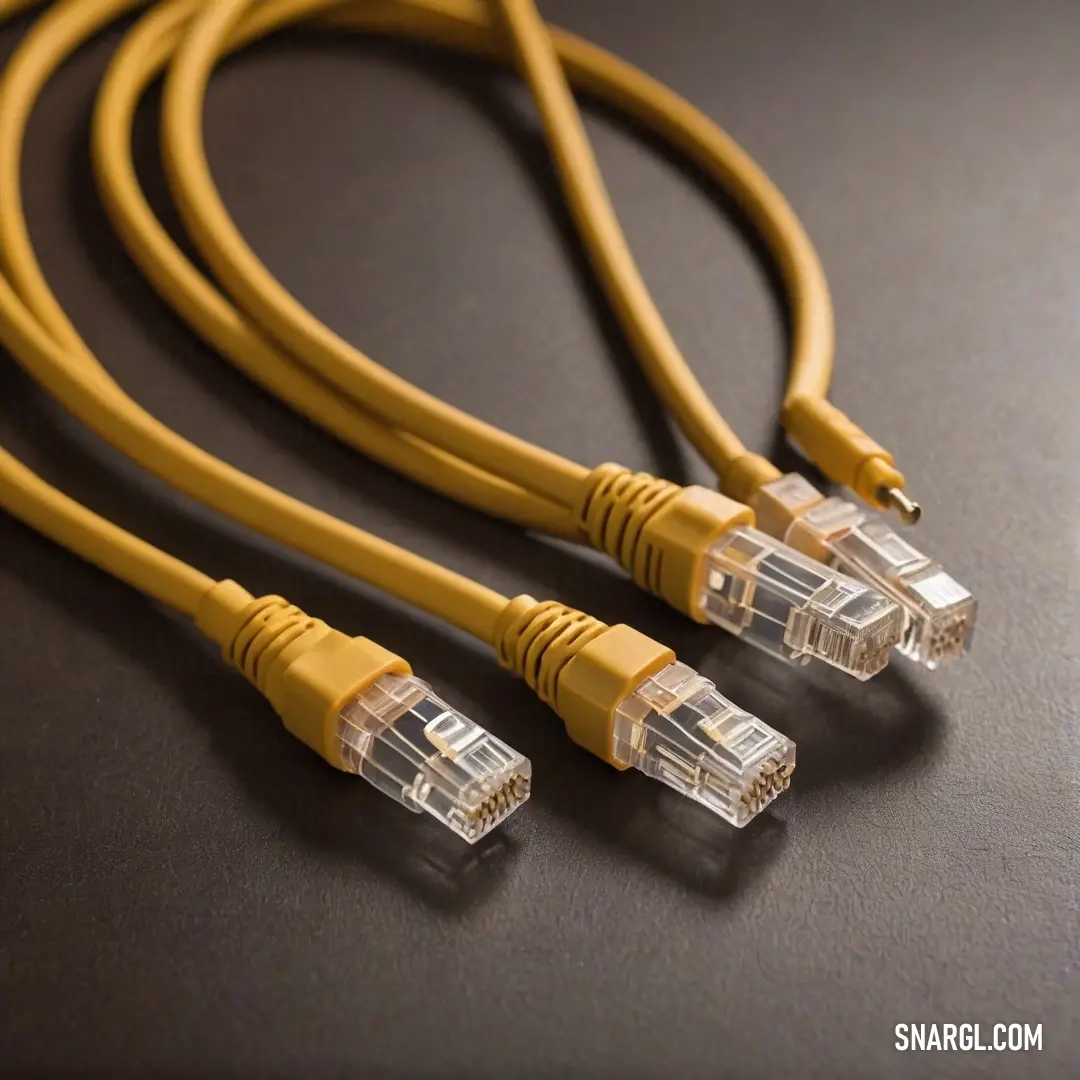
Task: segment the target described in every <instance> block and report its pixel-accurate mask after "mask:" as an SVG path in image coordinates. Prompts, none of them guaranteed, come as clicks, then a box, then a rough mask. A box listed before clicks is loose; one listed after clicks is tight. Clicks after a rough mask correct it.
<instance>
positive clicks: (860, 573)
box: [793, 498, 978, 669]
mask: <svg viewBox="0 0 1080 1080" xmlns="http://www.w3.org/2000/svg"><path fill="white" fill-rule="evenodd" d="M793 527H797V528H802V529H808V530H810V532H811V534H812V536H813V538H814V540H815V541H816V542H817V543H819V544H820V545H821V546H822V547H823V548H824V549H826V550H827V551H828V553H829V556H830V562H831V563H832V565H834V566H836V567H837V568H838V569H840V570H843V571H844V573H846V574H850V575H851V576H852V577H856V578H859V579H860V580H862V581H865V582H868V583H869V584H870V585H873V586H874V588H876V589H880V590H881V591H882V592H883V593H885V595H887V596H890V597H891V598H892V599H893V600H895V601H896V603H897V604H899V605H900V607H901V608H902V609H903V612H904V634H903V637H902V639H901V640H900V643H899V644H898V645H897V649H898V650H899V651H900V652H901V653H903V655H904V656H907V657H910V658H911V659H913V660H917V661H918V662H919V663H921V664H925V665H926V666H927V667H928V668H931V669H933V668H936V667H938V666H939V665H940V664H943V663H945V662H947V661H949V660H955V659H958V658H959V657H962V656H963V655H964V654H965V653H966V652H967V650H968V649H969V648H970V647H971V639H972V636H973V634H974V632H975V616H976V614H977V612H978V601H977V600H976V599H975V597H974V596H972V595H971V593H969V592H968V591H967V589H965V588H964V586H963V585H961V584H960V583H959V582H957V581H956V580H955V579H953V578H951V577H950V576H949V575H948V574H947V573H945V571H944V570H943V569H942V568H941V566H939V565H938V564H937V563H936V562H933V561H932V560H931V559H929V558H928V557H927V556H926V555H923V554H922V552H920V551H918V550H916V549H915V548H913V547H912V546H911V545H910V544H909V543H908V542H907V541H906V540H902V539H901V538H900V536H898V535H897V533H896V532H895V531H894V530H893V529H892V528H891V527H890V526H889V524H888V523H887V522H885V521H884V520H882V519H881V518H879V517H877V516H875V515H874V514H871V513H868V512H867V511H865V510H863V509H862V508H861V507H859V506H856V505H855V504H854V503H850V502H845V501H844V500H843V499H839V498H828V499H824V500H822V501H821V502H820V503H818V504H817V505H816V506H814V507H812V508H811V509H810V510H808V511H807V512H806V513H805V514H803V516H802V517H801V518H800V519H799V521H798V522H796V525H795V526H793Z"/></svg>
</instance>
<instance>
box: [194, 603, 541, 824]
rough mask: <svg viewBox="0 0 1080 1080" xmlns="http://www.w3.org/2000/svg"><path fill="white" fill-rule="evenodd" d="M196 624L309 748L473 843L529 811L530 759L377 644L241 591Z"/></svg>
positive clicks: (205, 610) (202, 607) (208, 607)
mask: <svg viewBox="0 0 1080 1080" xmlns="http://www.w3.org/2000/svg"><path fill="white" fill-rule="evenodd" d="M195 621H196V625H197V626H198V627H199V628H200V629H201V630H202V631H203V632H204V633H206V634H207V636H208V637H210V638H212V639H213V640H214V641H216V642H217V643H218V644H219V645H220V646H221V647H222V650H223V652H224V654H225V658H226V659H227V660H228V661H229V662H230V663H231V664H232V665H233V666H234V667H236V668H238V669H239V670H240V671H241V672H242V673H243V674H244V676H245V677H246V678H247V679H248V680H249V681H250V682H251V683H253V684H254V685H255V686H257V687H258V689H259V690H260V691H262V693H263V695H264V696H265V697H266V699H267V700H268V701H269V702H270V704H271V705H273V707H274V710H275V711H276V712H277V714H278V715H279V716H280V717H281V719H282V720H283V721H284V724H285V727H286V728H287V729H288V730H289V731H290V732H291V733H292V734H293V735H295V736H296V737H297V738H298V739H299V740H300V741H301V742H303V743H304V744H305V745H307V746H309V747H310V748H311V749H312V750H314V751H315V752H316V753H317V754H319V755H320V756H321V757H323V758H325V760H326V761H328V762H329V763H330V764H331V765H333V766H334V767H335V768H337V769H341V770H342V771H344V772H348V773H352V774H354V775H358V776H362V777H363V778H364V779H365V780H367V781H368V782H369V783H370V784H372V786H374V787H376V788H378V790H379V791H381V792H382V793H383V794H384V795H388V796H390V798H392V799H394V801H395V802H398V803H401V804H402V805H403V806H405V807H406V808H407V809H409V810H412V811H413V812H414V813H420V812H421V811H423V812H426V813H429V814H431V815H432V816H433V817H434V818H436V820H438V821H439V822H441V823H442V824H443V825H445V826H447V827H448V828H449V829H451V831H453V832H454V833H456V834H457V835H458V836H460V837H461V838H462V839H464V840H466V841H468V842H469V843H475V842H476V841H477V840H479V839H480V837H481V836H483V835H485V834H486V833H487V832H489V831H490V830H491V829H493V828H495V826H497V825H498V824H499V823H500V822H502V821H503V820H504V819H505V818H506V817H508V816H509V815H510V814H511V813H513V812H514V810H516V809H517V808H518V807H519V806H520V805H521V804H522V803H524V802H525V801H526V799H528V797H529V791H530V787H531V779H532V766H531V764H530V763H529V761H528V759H527V758H524V757H522V755H521V754H519V753H517V751H515V750H513V749H512V748H511V747H509V746H507V745H506V743H504V742H502V741H501V740H500V739H497V738H495V736H493V735H491V734H490V733H489V732H487V731H485V730H484V729H483V728H482V727H480V725H479V724H476V723H474V722H473V721H472V720H470V719H469V718H468V717H466V716H464V715H463V714H462V713H460V712H458V711H457V710H456V709H454V708H452V707H451V706H450V705H448V704H447V703H446V702H445V701H443V700H442V698H440V697H438V696H436V694H435V693H434V692H433V691H432V689H431V687H430V686H428V684H427V683H425V682H422V681H421V680H420V679H417V678H415V677H414V676H413V674H412V669H411V668H410V667H409V665H408V664H407V663H406V662H405V661H404V660H403V659H402V658H401V657H400V656H396V655H395V654H394V653H392V652H390V651H389V650H387V649H384V648H383V647H382V646H381V645H378V644H376V643H375V642H374V641H369V640H368V639H367V638H360V637H349V636H348V635H347V634H343V633H341V632H340V631H338V630H335V629H333V627H331V626H328V625H327V624H326V623H324V622H323V621H322V620H321V619H313V618H311V617H310V616H309V615H306V614H304V612H302V611H301V610H300V609H299V608H296V607H293V606H292V605H291V604H289V603H287V602H286V601H285V600H283V599H282V598H281V597H279V596H263V597H259V598H258V599H256V598H254V597H252V595H251V594H250V593H248V592H247V591H246V590H245V589H243V588H241V587H240V586H239V585H237V584H236V583H235V582H232V581H222V582H218V584H216V585H215V586H214V587H213V588H211V589H210V590H209V591H208V592H207V593H206V594H205V595H204V596H203V598H202V600H201V602H200V604H199V607H198V610H197V611H196V617H195Z"/></svg>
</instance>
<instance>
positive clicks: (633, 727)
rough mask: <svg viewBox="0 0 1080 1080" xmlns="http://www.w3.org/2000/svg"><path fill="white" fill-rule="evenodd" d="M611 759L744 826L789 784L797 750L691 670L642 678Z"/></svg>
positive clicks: (619, 716)
mask: <svg viewBox="0 0 1080 1080" xmlns="http://www.w3.org/2000/svg"><path fill="white" fill-rule="evenodd" d="M614 757H615V758H616V759H617V760H619V761H621V762H624V763H626V764H629V765H633V766H634V767H635V768H638V769H640V770H641V771H642V772H643V773H645V774H646V775H647V776H652V777H654V778H656V779H657V780H660V781H662V782H663V783H665V784H667V785H668V786H669V787H673V788H674V789H675V790H676V791H679V792H681V793H682V794H683V795H687V796H689V797H690V798H691V799H694V800H695V801H696V802H699V803H701V804H702V805H703V806H705V807H708V809H710V810H712V811H713V812H714V813H716V814H719V815H720V816H721V817H722V818H723V819H724V820H725V821H729V822H731V824H732V825H737V826H740V827H741V826H743V825H745V824H746V823H747V822H748V821H750V820H751V819H752V818H753V817H754V816H755V815H757V814H759V813H760V812H761V811H762V810H764V809H765V807H766V806H768V805H769V803H771V802H772V801H773V800H774V799H775V798H776V797H777V796H778V795H779V794H780V793H781V792H782V791H784V789H785V788H787V786H788V784H789V783H790V782H791V774H792V773H793V772H794V770H795V744H794V743H793V742H792V741H791V740H790V739H788V738H786V737H785V736H783V735H781V734H780V733H779V732H778V731H774V730H773V729H772V728H771V727H769V726H768V725H767V724H763V723H762V722H761V721H760V720H759V719H758V718H757V717H756V716H751V715H750V714H749V713H746V712H743V711H742V710H741V709H738V708H736V707H735V706H734V705H732V703H731V702H730V701H728V700H727V699H726V698H725V697H723V696H722V695H721V694H720V693H719V692H718V691H717V689H716V687H715V686H714V685H713V684H712V683H711V682H710V681H709V680H708V679H706V678H704V677H703V676H701V675H699V674H698V673H697V672H696V671H694V669H693V668H691V667H688V666H687V665H686V664H680V663H674V664H669V665H668V666H667V667H666V668H664V669H663V670H662V671H660V672H658V673H657V674H656V675H653V676H650V677H649V678H647V679H645V680H644V681H643V682H642V683H641V684H640V685H639V686H638V687H637V688H636V689H635V690H634V692H633V693H632V694H631V695H630V696H629V697H628V698H627V699H626V700H625V701H623V702H622V704H621V705H619V707H618V709H617V710H616V713H615V730H614Z"/></svg>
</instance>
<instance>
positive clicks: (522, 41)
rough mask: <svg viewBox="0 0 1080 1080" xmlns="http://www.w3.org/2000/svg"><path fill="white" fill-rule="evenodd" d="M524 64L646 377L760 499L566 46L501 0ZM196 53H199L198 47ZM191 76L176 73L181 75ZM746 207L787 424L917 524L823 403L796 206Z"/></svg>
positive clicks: (829, 363) (824, 365) (872, 452)
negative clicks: (596, 136) (655, 275)
mask: <svg viewBox="0 0 1080 1080" xmlns="http://www.w3.org/2000/svg"><path fill="white" fill-rule="evenodd" d="M498 6H499V8H500V10H501V12H502V15H503V17H504V19H505V21H506V25H507V27H508V29H509V32H510V38H511V40H512V42H513V44H514V50H515V54H516V57H517V62H518V68H519V70H520V71H521V74H522V75H523V77H524V78H525V79H526V81H527V82H528V83H529V86H530V87H531V89H532V92H533V97H534V98H535V100H536V103H537V106H538V107H539V110H540V114H541V116H542V118H543V121H544V127H545V131H546V133H547V138H548V142H549V144H550V146H551V150H552V154H553V156H554V159H555V162H556V165H557V167H558V171H559V175H560V178H561V181H562V186H563V191H564V193H565V195H566V198H567V202H568V203H569V205H570V208H571V210H572V212H573V215H574V219H575V221H576V222H577V225H578V229H579V232H580V233H581V236H582V239H583V240H584V242H585V246H586V248H587V249H588V251H589V254H590V256H591V258H592V261H593V265H594V267H595V269H596V271H597V274H598V276H599V278H600V281H601V284H602V285H603V287H604V290H605V291H606V293H607V295H608V297H609V299H610V300H611V303H612V306H613V308H614V310H615V312H616V314H617V316H618V317H619V319H620V321H621V323H622V326H623V328H624V330H625V331H626V333H627V336H628V337H629V339H630V341H631V344H632V345H633V346H634V349H635V351H636V353H637V356H638V359H639V360H640V362H641V365H642V367H643V368H644V370H645V373H646V375H647V376H648V377H649V379H650V380H651V381H652V383H653V385H654V386H655V388H656V390H657V392H658V393H659V394H660V396H661V398H662V399H663V400H664V402H665V403H666V404H667V406H668V408H669V409H670V410H671V412H672V413H673V415H674V416H675V418H676V420H677V421H678V423H679V425H680V426H681V427H682V429H683V430H684V431H685V433H686V435H687V436H688V438H689V439H690V440H691V442H693V443H694V445H695V446H696V447H697V448H698V450H699V451H700V452H701V454H702V455H703V456H704V457H705V458H706V460H707V461H709V463H710V464H711V465H712V466H713V468H715V470H716V472H717V474H718V476H719V478H720V480H721V483H722V484H723V485H724V489H725V490H727V491H729V492H730V493H731V494H732V495H734V496H735V497H736V498H739V499H742V500H744V501H752V500H753V496H754V494H755V493H756V492H757V491H758V490H759V489H760V488H761V487H762V486H764V484H767V483H769V482H770V481H772V480H775V479H777V477H778V476H779V473H778V471H777V470H776V469H774V468H773V467H772V466H770V465H769V464H768V463H767V462H765V461H764V459H762V458H760V457H759V456H758V455H756V454H747V453H746V451H745V448H743V446H742V444H741V443H740V442H739V441H738V439H737V438H736V437H735V436H734V434H733V433H732V431H731V429H730V428H729V427H728V425H727V424H726V423H725V421H724V420H723V418H722V417H721V416H720V414H719V412H718V411H717V410H716V408H715V406H714V405H713V404H712V402H711V401H710V399H709V397H708V396H707V395H706V393H705V391H704V390H703V389H702V387H701V384H700V383H699V382H698V380H697V379H696V377H695V376H694V374H693V372H692V371H691V369H690V366H689V365H688V364H687V362H686V360H685V358H684V357H683V355H682V353H681V352H680V351H679V348H678V346H677V345H676V344H675V341H674V339H673V338H672V336H671V334H670V332H669V331H668V329H667V326H666V324H665V323H664V320H663V318H662V317H661V315H660V313H659V311H658V310H657V308H656V305H655V304H654V303H653V300H652V297H651V296H650V294H649V291H648V289H647V288H646V286H645V283H644V281H643V280H642V278H641V274H640V272H639V271H638V268H637V265H636V263H635V262H634V258H633V256H632V254H631V253H630V249H629V246H628V245H627V243H626V239H625V237H624V236H623V232H622V229H621V228H620V226H619V223H618V219H617V218H616V216H615V212H614V210H613V208H612V206H611V202H610V199H609V198H608V194H607V190H606V188H605V186H604V182H603V179H602V177H601V175H600V170H599V167H598V166H597V163H596V159H595V157H594V156H593V153H592V148H591V146H590V144H589V139H588V136H587V134H586V132H585V127H584V125H583V123H582V121H581V116H580V113H579V112H578V109H577V106H576V104H575V102H574V98H573V95H572V93H571V91H570V87H569V85H568V82H567V78H566V75H565V74H564V72H563V70H562V67H561V65H560V58H559V55H558V49H557V46H556V44H555V42H553V40H552V39H551V36H550V35H549V33H548V31H547V28H546V27H545V25H544V23H543V21H542V20H541V18H540V16H539V14H538V13H537V11H536V8H535V6H534V4H533V0H498ZM193 51H195V46H193ZM182 72H183V69H182V68H181V66H180V65H178V81H179V75H180V74H181V73H182ZM741 164H742V166H743V169H742V173H743V179H744V181H748V183H746V184H745V186H743V187H742V188H741V191H740V194H741V195H742V197H743V205H744V207H745V208H746V209H747V211H748V213H749V214H750V216H751V218H752V219H753V220H754V222H755V224H756V225H757V226H758V228H759V229H760V230H761V233H762V235H763V237H764V238H765V240H766V243H767V244H768V245H769V247H770V249H771V251H772V253H773V255H774V257H775V259H776V262H777V265H778V266H779V268H780V272H781V274H782V276H783V280H784V283H785V286H786V288H787V292H788V298H789V303H790V305H791V315H792V355H791V363H790V373H789V377H788V387H787V393H786V395H785V398H784V405H783V410H782V414H781V415H782V419H783V422H784V425H785V427H786V428H787V430H788V431H789V433H790V434H791V435H792V436H793V437H794V438H795V439H796V440H797V441H798V442H799V443H800V445H801V446H802V448H803V449H804V451H805V452H806V453H807V454H808V456H809V457H810V458H811V460H813V461H814V462H815V463H816V464H817V465H818V466H819V467H820V468H821V469H822V471H824V472H825V473H826V475H828V476H829V477H830V478H831V479H833V480H834V481H836V482H837V483H841V484H845V485H847V486H849V487H851V488H853V489H854V490H855V491H856V492H858V494H859V495H860V496H862V498H864V499H865V500H866V501H867V502H869V503H870V504H871V505H874V506H877V507H879V508H884V507H885V506H892V507H894V508H896V509H898V510H900V511H901V512H902V513H903V514H904V516H905V517H907V518H908V519H909V520H913V519H917V517H918V507H917V505H915V504H913V503H911V502H910V500H909V499H908V498H907V496H906V495H904V493H903V487H904V478H903V476H902V475H901V474H900V473H899V472H898V471H897V470H896V469H895V468H894V467H893V464H892V456H891V455H890V454H889V453H888V452H887V451H886V450H885V449H884V448H883V447H881V446H879V445H878V444H877V443H875V442H874V441H873V440H872V439H871V438H870V437H869V436H868V435H866V434H865V432H863V431H861V430H860V429H859V428H858V427H857V426H856V425H855V424H854V422H853V421H851V420H850V419H849V418H848V417H847V416H845V415H844V414H843V413H842V412H840V410H839V409H837V408H836V407H835V406H833V405H831V404H830V403H829V402H828V401H827V400H826V395H827V394H828V390H829V382H830V379H831V376H832V370H833V355H834V352H835V335H834V328H833V314H832V305H831V301H830V298H829V291H828V287H827V285H826V282H825V275H824V273H823V271H822V268H821V263H820V261H819V260H818V258H817V255H816V253H815V251H814V248H813V245H812V244H811V242H810V240H809V238H808V237H807V235H806V233H805V231H804V230H803V228H802V226H801V225H800V223H799V221H798V218H796V216H795V214H794V213H793V212H792V210H791V207H790V206H789V205H788V204H787V202H786V201H785V200H784V198H783V196H782V195H781V194H780V192H779V191H778V190H777V189H776V187H775V186H773V184H772V183H770V182H769V180H768V179H767V178H766V177H765V176H764V175H763V174H761V173H760V172H757V171H756V170H749V171H748V170H746V168H745V165H746V162H742V163H741Z"/></svg>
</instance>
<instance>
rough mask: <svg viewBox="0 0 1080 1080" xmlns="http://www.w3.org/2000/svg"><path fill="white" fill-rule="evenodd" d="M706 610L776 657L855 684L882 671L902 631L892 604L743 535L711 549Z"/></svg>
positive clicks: (743, 531)
mask: <svg viewBox="0 0 1080 1080" xmlns="http://www.w3.org/2000/svg"><path fill="white" fill-rule="evenodd" d="M701 603H702V606H703V608H704V611H705V613H706V615H707V617H708V618H709V620H710V621H711V622H713V623H715V624H716V625H717V626H722V627H723V628H724V629H725V630H729V631H730V632H731V633H733V634H738V635H739V636H740V637H742V638H743V639H744V640H746V641H748V642H750V643H751V644H752V645H756V646H757V647H758V648H760V649H764V650H765V651H766V652H768V653H770V654H772V655H773V656H779V657H782V658H783V659H785V660H788V661H791V662H793V663H797V664H805V663H808V662H809V660H810V659H811V658H812V657H817V658H818V659H820V660H824V661H825V662H826V663H828V664H832V665H833V666H834V667H838V668H840V670H841V671H846V672H847V673H848V674H849V675H854V676H855V678H857V679H869V678H870V677H871V676H872V675H876V674H877V673H878V672H879V671H881V669H882V668H883V667H885V665H886V664H887V663H888V662H889V652H890V650H891V649H892V647H893V646H894V645H895V644H897V642H898V641H899V640H900V635H901V633H902V631H903V622H904V617H903V614H902V612H901V611H900V609H899V607H898V606H897V604H896V603H895V601H893V600H890V599H889V598H887V597H885V596H883V595H882V594H881V593H880V592H878V591H877V590H876V589H874V588H872V587H871V586H869V585H865V584H863V583H862V582H860V581H855V580H854V579H853V578H849V577H848V576H847V575H846V574H842V573H840V572H839V571H838V570H835V569H833V568H832V567H829V566H826V565H824V564H823V563H819V562H815V561H814V560H813V559H811V558H809V557H808V556H806V555H802V554H800V553H799V552H797V551H795V550H794V549H793V548H790V547H788V546H787V545H786V544H784V543H782V542H781V541H779V540H774V539H773V538H772V537H770V536H766V535H765V534H764V533H763V532H759V531H758V530H757V529H750V528H746V527H740V528H737V529H731V530H729V531H728V532H726V533H724V535H723V536H722V537H720V539H719V540H718V541H717V542H716V543H715V544H714V545H713V546H712V548H710V550H709V552H708V556H707V560H706V567H705V575H704V581H703V582H702V599H701Z"/></svg>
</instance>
